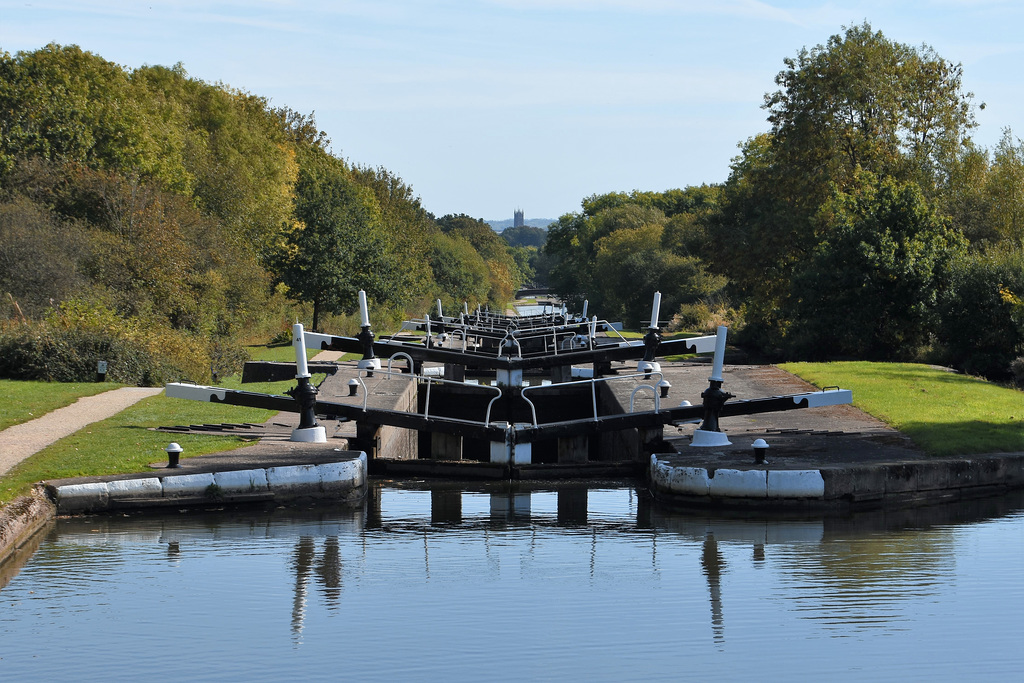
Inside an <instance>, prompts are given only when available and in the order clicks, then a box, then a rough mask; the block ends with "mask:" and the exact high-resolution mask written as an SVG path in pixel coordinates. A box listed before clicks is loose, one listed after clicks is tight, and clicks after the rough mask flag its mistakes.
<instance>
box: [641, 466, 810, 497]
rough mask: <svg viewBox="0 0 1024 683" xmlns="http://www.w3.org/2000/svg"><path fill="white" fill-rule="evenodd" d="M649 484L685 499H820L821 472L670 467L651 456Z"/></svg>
mask: <svg viewBox="0 0 1024 683" xmlns="http://www.w3.org/2000/svg"><path fill="white" fill-rule="evenodd" d="M650 478H651V485H652V486H653V487H654V488H655V489H656V490H661V491H665V492H667V493H671V494H676V495H685V496H709V497H716V498H766V499H767V498H791V499H812V500H822V499H824V497H825V480H824V478H823V477H822V476H821V470H771V469H765V470H760V469H758V470H735V469H727V468H721V469H717V468H713V469H711V470H710V471H709V470H708V468H705V467H684V466H676V465H671V464H669V463H668V462H666V461H663V460H659V459H658V456H657V455H652V456H651V466H650Z"/></svg>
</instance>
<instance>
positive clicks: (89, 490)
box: [56, 452, 367, 513]
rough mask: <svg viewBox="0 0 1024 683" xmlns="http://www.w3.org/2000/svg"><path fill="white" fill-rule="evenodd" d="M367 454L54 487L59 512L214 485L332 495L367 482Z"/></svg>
mask: <svg viewBox="0 0 1024 683" xmlns="http://www.w3.org/2000/svg"><path fill="white" fill-rule="evenodd" d="M366 476H367V457H366V453H363V452H360V454H359V456H358V457H357V458H354V459H352V460H343V461H340V462H332V463H324V464H322V465H292V466H288V467H269V468H266V469H251V470H230V471H226V472H213V473H202V474H180V475H168V476H164V477H147V478H144V479H121V480H116V481H110V482H93V483H89V484H68V485H65V486H58V487H56V489H57V509H58V512H60V513H67V512H82V511H87V510H102V509H103V508H106V507H107V506H108V505H109V504H110V502H115V501H116V502H123V501H131V500H142V499H146V500H151V499H154V498H161V497H163V498H170V499H173V498H184V497H195V496H205V495H209V494H210V492H211V491H212V490H214V489H211V487H216V489H215V490H217V492H218V493H220V494H221V495H222V496H225V497H230V496H231V495H238V494H246V493H259V492H270V493H275V494H277V493H279V494H283V495H293V494H301V493H303V492H310V493H313V492H315V493H332V492H336V491H340V490H346V489H351V488H357V487H360V486H363V485H365V484H366Z"/></svg>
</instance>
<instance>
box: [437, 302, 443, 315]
mask: <svg viewBox="0 0 1024 683" xmlns="http://www.w3.org/2000/svg"><path fill="white" fill-rule="evenodd" d="M437 317H438V318H444V311H443V310H441V300H440V299H438V300H437Z"/></svg>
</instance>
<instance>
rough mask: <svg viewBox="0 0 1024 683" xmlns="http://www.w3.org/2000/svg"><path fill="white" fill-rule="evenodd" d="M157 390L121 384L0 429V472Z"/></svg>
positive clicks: (5, 471) (157, 391) (154, 393)
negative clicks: (27, 420)
mask: <svg viewBox="0 0 1024 683" xmlns="http://www.w3.org/2000/svg"><path fill="white" fill-rule="evenodd" d="M161 391H163V387H122V388H120V389H114V390H112V391H106V392H104V393H102V394H96V395H95V396H86V397H84V398H80V399H78V400H77V401H76V402H74V403H72V404H71V405H69V406H64V407H63V408H58V409H57V410H54V411H53V412H50V413H47V414H46V415H43V416H42V417H37V418H36V419H34V420H30V421H29V422H23V423H21V424H18V425H14V426H13V427H8V428H7V429H5V430H3V431H0V475H3V474H6V473H7V472H8V471H9V470H10V469H11V468H12V467H14V466H15V465H17V464H18V463H20V462H21V461H22V460H24V459H25V458H27V457H28V456H30V455H32V454H34V453H38V452H39V451H41V450H42V449H44V448H46V447H47V446H49V445H50V444H52V443H54V442H55V441H57V440H59V439H63V438H64V437H65V436H70V435H71V434H74V433H75V432H77V431H78V430H79V429H81V428H82V427H85V426H86V425H89V424H92V423H93V422H98V421H100V420H105V419H106V418H108V417H111V416H113V415H116V414H118V413H119V412H121V411H122V410H124V409H125V408H127V407H129V406H131V405H134V404H135V403H138V402H139V401H141V400H142V399H144V398H147V397H149V396H155V395H157V394H159V393H160V392H161Z"/></svg>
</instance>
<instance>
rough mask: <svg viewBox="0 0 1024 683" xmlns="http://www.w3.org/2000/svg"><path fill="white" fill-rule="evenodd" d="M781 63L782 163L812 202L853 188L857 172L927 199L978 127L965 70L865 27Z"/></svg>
mask: <svg viewBox="0 0 1024 683" xmlns="http://www.w3.org/2000/svg"><path fill="white" fill-rule="evenodd" d="M784 63H785V65H786V69H785V70H783V71H782V72H780V73H779V75H778V76H777V77H776V79H775V82H776V84H777V85H779V86H780V90H778V91H776V92H774V93H771V94H769V95H767V96H766V97H765V108H766V109H767V110H768V121H769V122H770V123H771V124H772V131H771V133H772V137H773V140H774V145H775V147H776V148H777V150H778V154H779V162H780V163H781V164H783V167H784V168H785V169H788V170H789V172H790V176H791V177H790V179H791V181H794V182H799V183H800V184H801V185H803V186H804V188H805V189H804V192H803V193H802V194H805V195H807V196H809V197H811V198H814V197H815V196H821V195H822V193H823V192H824V190H825V189H826V188H827V184H826V183H834V184H838V185H839V187H840V188H842V187H844V186H845V185H847V184H849V183H852V182H853V180H854V175H855V173H856V172H857V169H859V168H863V169H865V170H869V171H872V172H874V173H876V174H879V175H888V176H893V177H896V178H902V179H907V180H915V181H917V182H918V184H920V185H921V187H922V188H923V189H924V190H925V192H926V193H930V191H931V190H932V189H933V188H934V187H935V184H936V183H935V181H936V179H937V178H939V176H940V175H941V174H942V169H943V166H944V163H945V162H946V161H947V160H948V159H949V158H950V157H951V156H953V155H955V154H956V153H957V152H958V151H959V149H960V147H961V146H962V144H963V142H964V141H965V139H966V138H967V134H968V132H969V131H970V129H971V128H973V127H974V125H975V123H974V119H973V114H972V105H971V98H972V97H973V95H972V94H971V93H964V92H963V91H962V89H961V76H962V68H961V66H960V65H959V64H951V63H949V62H947V61H946V60H944V59H943V58H941V57H939V56H938V55H937V54H936V53H935V52H934V50H932V49H931V48H930V47H927V46H923V47H921V48H919V49H915V48H912V47H909V46H907V45H903V44H900V43H894V42H892V41H890V40H888V39H887V38H885V36H883V35H882V33H881V32H880V31H874V30H872V28H871V26H870V25H868V24H867V23H864V24H861V25H859V26H851V27H848V28H846V29H845V31H844V33H843V34H842V35H834V36H832V37H831V38H829V40H828V42H827V43H826V44H825V45H823V46H822V45H819V46H816V47H814V48H812V49H810V50H807V49H806V48H805V49H803V50H801V51H800V52H799V53H798V55H797V56H796V58H787V59H786V60H784ZM815 185H817V187H816V188H815Z"/></svg>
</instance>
